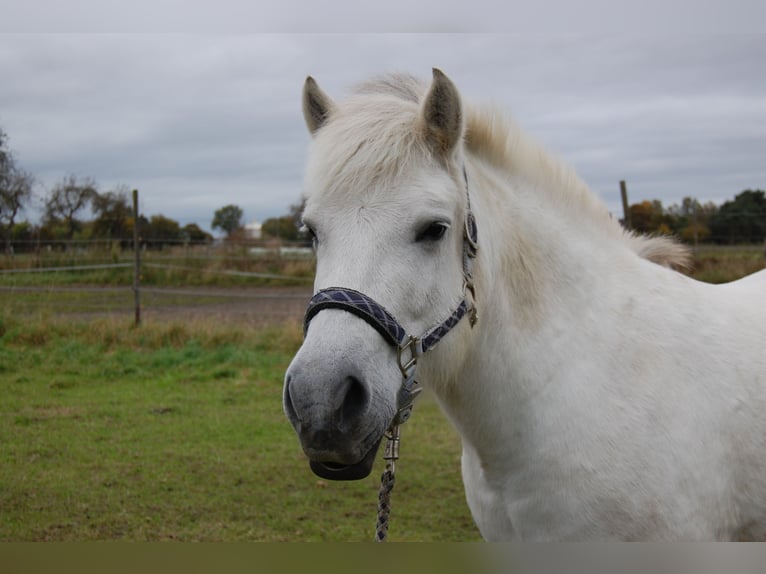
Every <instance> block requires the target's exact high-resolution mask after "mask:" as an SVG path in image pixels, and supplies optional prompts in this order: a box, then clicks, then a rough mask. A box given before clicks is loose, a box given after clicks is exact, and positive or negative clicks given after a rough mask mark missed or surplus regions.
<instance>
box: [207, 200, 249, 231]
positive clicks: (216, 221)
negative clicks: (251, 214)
mask: <svg viewBox="0 0 766 574" xmlns="http://www.w3.org/2000/svg"><path fill="white" fill-rule="evenodd" d="M242 216H243V212H242V209H241V208H240V207H239V206H237V205H225V206H223V207H222V208H221V209H219V210H218V211H216V212H215V214H214V215H213V224H212V228H213V229H220V230H221V231H223V232H224V233H226V237H231V236H232V235H233V234H234V233H235V232H236V231H237V230H239V229H241V228H242Z"/></svg>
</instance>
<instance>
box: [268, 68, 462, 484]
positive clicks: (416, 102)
mask: <svg viewBox="0 0 766 574" xmlns="http://www.w3.org/2000/svg"><path fill="white" fill-rule="evenodd" d="M303 112H304V117H305V120H306V124H307V126H308V128H309V131H310V132H311V134H312V147H311V151H310V155H309V161H308V166H307V170H306V183H305V187H306V207H305V211H304V213H303V223H304V225H305V227H306V229H307V230H308V231H309V233H310V234H311V235H312V237H313V240H314V244H315V249H316V255H317V272H316V279H315V285H314V288H315V292H316V295H315V297H314V299H312V303H311V304H310V306H309V310H308V312H307V316H306V324H305V339H304V342H303V345H302V346H301V348H300V350H299V351H298V353H297V354H296V356H295V357H294V359H293V361H292V363H291V364H290V366H289V368H288V370H287V373H286V376H285V384H284V393H283V399H284V409H285V413H286V414H287V417H288V418H289V420H290V422H291V423H292V425H293V427H294V428H295V431H296V432H297V434H298V437H299V439H300V443H301V446H302V448H303V451H304V452H305V454H306V455H307V457H308V458H309V460H310V461H311V468H312V470H314V472H315V473H317V474H318V475H320V476H323V477H326V478H330V479H356V478H363V477H365V476H367V475H368V474H369V473H370V471H371V469H372V465H373V463H374V459H375V454H376V452H377V450H378V446H379V444H380V441H381V439H382V437H383V436H384V434H385V432H386V430H387V429H388V428H389V427H390V426H391V424H392V422H395V421H397V420H398V419H399V418H401V414H402V411H403V409H407V408H409V401H411V399H412V395H414V394H415V390H416V389H414V386H416V385H417V383H416V382H415V381H414V372H415V366H416V365H417V363H418V362H419V365H418V366H417V368H418V377H419V379H420V380H422V381H423V382H426V381H427V380H428V378H429V373H431V372H433V369H451V370H454V369H455V362H456V361H460V360H461V357H463V356H464V353H463V352H461V350H462V348H463V347H464V345H461V342H464V341H463V340H462V339H463V338H464V337H466V336H467V333H468V332H469V331H470V329H469V328H468V327H466V325H467V324H468V321H462V322H461V321H460V319H461V318H462V317H463V316H464V315H466V314H468V315H469V316H470V315H471V313H472V310H473V296H472V274H471V271H470V260H471V259H472V258H473V256H474V255H475V242H476V228H475V225H474V224H473V218H472V214H471V213H470V200H469V198H468V196H467V188H466V184H467V180H466V176H465V172H464V167H463V161H462V154H463V149H462V139H463V131H464V122H463V113H462V109H461V101H460V96H459V94H458V91H457V89H456V88H455V86H454V85H453V83H452V82H451V81H450V80H449V79H448V78H447V77H446V76H445V75H444V74H443V73H441V72H440V71H438V70H434V74H433V81H432V84H431V86H430V88H427V89H425V88H423V87H421V85H420V84H418V83H416V82H415V81H414V80H409V81H402V82H400V83H399V84H397V86H393V85H389V84H378V85H376V87H375V89H372V88H371V87H369V86H368V87H367V88H360V90H359V91H358V93H356V94H355V95H354V96H352V97H350V98H349V99H348V100H346V101H345V102H343V103H341V104H336V103H335V102H334V101H333V100H332V99H331V98H330V97H329V96H328V95H327V94H325V93H324V92H323V91H322V90H321V89H320V88H319V86H318V85H317V83H316V82H315V81H314V80H313V79H312V78H308V79H307V80H306V83H305V85H304V90H303ZM469 292H470V293H469ZM452 327H456V328H455V329H454V334H451V335H450V336H449V337H445V335H446V334H447V332H448V331H453V329H452ZM443 337H444V338H445V339H446V340H448V341H449V342H446V343H444V344H443V345H440V346H439V349H438V351H436V352H434V353H429V356H428V357H427V358H426V357H423V358H422V360H420V361H418V359H420V356H421V355H422V354H423V353H424V352H425V351H426V350H428V349H429V348H431V347H433V346H434V345H435V343H436V342H438V341H440V340H441V339H442V338H443ZM402 355H404V357H402ZM437 356H438V359H437V358H436V357H437Z"/></svg>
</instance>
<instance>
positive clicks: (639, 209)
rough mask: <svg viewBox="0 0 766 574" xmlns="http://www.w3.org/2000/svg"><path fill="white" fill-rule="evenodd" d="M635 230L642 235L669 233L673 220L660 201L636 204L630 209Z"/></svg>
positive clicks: (646, 201)
mask: <svg viewBox="0 0 766 574" xmlns="http://www.w3.org/2000/svg"><path fill="white" fill-rule="evenodd" d="M629 209H630V221H631V225H632V226H633V229H635V230H636V231H640V232H641V233H658V232H659V233H669V232H670V222H671V218H670V217H669V216H668V215H666V214H665V210H664V209H663V207H662V202H661V201H660V200H659V199H655V200H654V201H649V200H648V199H646V200H644V201H642V202H641V203H634V204H633V205H631V206H630V207H629Z"/></svg>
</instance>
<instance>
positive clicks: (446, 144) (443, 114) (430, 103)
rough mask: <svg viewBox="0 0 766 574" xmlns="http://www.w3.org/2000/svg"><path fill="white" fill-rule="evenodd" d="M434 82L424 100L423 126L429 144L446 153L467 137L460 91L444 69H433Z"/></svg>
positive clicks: (432, 147) (440, 153)
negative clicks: (465, 135)
mask: <svg viewBox="0 0 766 574" xmlns="http://www.w3.org/2000/svg"><path fill="white" fill-rule="evenodd" d="M433 75H434V78H433V82H432V83H431V89H430V90H429V91H428V95H427V96H426V99H425V102H424V103H423V112H422V113H423V128H424V132H425V139H426V143H427V144H428V146H429V147H430V148H431V151H433V152H434V153H435V154H437V155H441V156H446V155H447V154H449V153H450V152H451V151H453V150H454V149H455V146H456V145H457V143H458V142H459V141H460V139H461V138H462V137H463V111H462V107H461V104H460V93H459V92H458V91H457V88H456V87H455V84H453V83H452V80H450V79H449V78H448V77H447V76H445V75H444V73H443V72H442V71H441V70H438V69H437V68H434V69H433Z"/></svg>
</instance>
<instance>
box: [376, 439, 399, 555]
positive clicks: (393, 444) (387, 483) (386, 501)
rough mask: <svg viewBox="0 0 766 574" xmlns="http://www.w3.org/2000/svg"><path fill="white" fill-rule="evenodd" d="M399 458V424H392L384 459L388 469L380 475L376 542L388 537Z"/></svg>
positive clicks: (383, 540)
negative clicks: (392, 493)
mask: <svg viewBox="0 0 766 574" xmlns="http://www.w3.org/2000/svg"><path fill="white" fill-rule="evenodd" d="M398 458H399V425H398V424H395V425H392V426H391V428H390V429H389V431H388V432H387V433H386V450H385V453H384V454H383V459H384V460H385V461H386V469H385V470H384V471H383V474H382V475H381V476H380V492H379V493H378V522H377V524H376V525H375V542H385V541H386V538H387V537H388V517H389V515H390V514H391V491H392V490H394V480H395V475H394V472H395V471H396V460H397V459H398Z"/></svg>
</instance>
